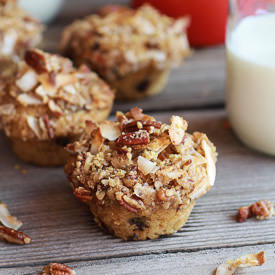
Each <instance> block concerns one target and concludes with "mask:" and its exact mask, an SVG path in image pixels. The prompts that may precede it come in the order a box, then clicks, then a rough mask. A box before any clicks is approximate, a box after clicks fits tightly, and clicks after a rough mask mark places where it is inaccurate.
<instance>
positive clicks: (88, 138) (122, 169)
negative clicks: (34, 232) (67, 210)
mask: <svg viewBox="0 0 275 275" xmlns="http://www.w3.org/2000/svg"><path fill="white" fill-rule="evenodd" d="M116 117H117V121H116V122H114V121H104V122H101V123H98V124H96V123H94V122H91V121H88V122H87V123H86V129H85V132H84V133H83V135H82V136H81V138H80V140H79V141H76V142H75V143H73V144H70V145H68V146H67V148H68V150H69V152H70V153H71V157H70V158H69V159H68V162H67V164H66V166H65V172H66V174H67V176H68V178H69V180H70V181H71V182H72V184H73V187H74V195H75V196H76V197H77V198H78V199H80V200H81V201H83V202H84V203H86V204H87V205H88V206H89V208H90V210H91V212H92V213H93V215H94V219H95V221H96V222H97V223H98V224H99V225H100V226H101V227H102V228H104V229H105V230H107V231H109V232H111V233H112V234H114V235H116V236H117V237H120V238H122V239H124V240H145V239H156V238H158V237H160V236H161V235H166V234H172V233H174V232H176V231H177V230H179V229H180V228H181V227H182V226H183V225H184V224H185V222H186V221H187V219H188V217H189V215H190V213H191V211H192V208H193V206H194V205H195V202H196V200H197V199H198V198H200V197H201V196H203V195H204V194H205V193H207V191H208V190H209V189H210V188H211V187H212V186H213V185H214V182H215V176H216V165H215V164H216V156H217V154H216V148H215V146H214V145H213V144H212V143H211V142H210V141H209V139H208V138H207V136H206V135H205V134H203V133H199V132H195V133H193V134H188V133H186V129H187V122H186V121H185V120H184V119H183V118H182V117H178V116H172V117H171V119H170V124H165V123H161V122H159V121H156V120H155V119H154V118H153V117H151V116H148V115H145V114H143V113H142V110H141V109H139V108H137V107H136V108H133V109H132V110H130V112H129V113H127V114H123V113H121V112H118V113H117V115H116Z"/></svg>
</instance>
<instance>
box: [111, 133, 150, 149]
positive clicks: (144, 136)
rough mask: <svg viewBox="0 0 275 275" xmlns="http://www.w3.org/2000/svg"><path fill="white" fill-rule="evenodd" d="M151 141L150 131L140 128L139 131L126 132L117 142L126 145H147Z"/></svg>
mask: <svg viewBox="0 0 275 275" xmlns="http://www.w3.org/2000/svg"><path fill="white" fill-rule="evenodd" d="M149 141H150V137H149V134H148V132H146V131H143V130H140V131H137V132H131V133H126V134H124V135H121V136H120V137H118V138H117V140H116V144H117V145H118V146H124V145H128V146H131V145H145V144H148V143H149Z"/></svg>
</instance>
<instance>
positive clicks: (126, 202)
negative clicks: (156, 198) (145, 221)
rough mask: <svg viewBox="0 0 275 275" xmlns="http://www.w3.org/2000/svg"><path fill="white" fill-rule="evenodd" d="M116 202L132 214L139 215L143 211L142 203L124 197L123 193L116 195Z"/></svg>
mask: <svg viewBox="0 0 275 275" xmlns="http://www.w3.org/2000/svg"><path fill="white" fill-rule="evenodd" d="M116 200H117V201H118V203H119V204H120V205H121V206H123V207H124V208H126V209H127V210H129V211H130V212H132V213H137V212H138V211H139V210H141V209H142V202H141V201H139V200H136V199H133V198H129V197H128V196H126V195H124V194H123V193H122V192H118V193H116Z"/></svg>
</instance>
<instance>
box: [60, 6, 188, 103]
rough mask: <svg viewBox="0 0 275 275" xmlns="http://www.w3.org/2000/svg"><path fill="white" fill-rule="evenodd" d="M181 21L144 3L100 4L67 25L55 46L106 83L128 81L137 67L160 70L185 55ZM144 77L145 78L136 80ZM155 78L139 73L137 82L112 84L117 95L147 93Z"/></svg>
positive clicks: (133, 96) (177, 61)
mask: <svg viewBox="0 0 275 275" xmlns="http://www.w3.org/2000/svg"><path fill="white" fill-rule="evenodd" d="M187 25H188V20H187V19H186V18H181V19H177V20H175V19H172V18H170V17H167V16H165V15H162V14H160V13H159V12H158V11H157V10H155V9H154V8H152V7H151V6H149V5H145V6H142V7H141V8H139V9H137V10H132V9H130V8H127V7H123V8H121V7H117V8H113V9H111V8H108V9H104V8H103V9H102V10H101V11H100V12H99V14H98V15H91V16H89V17H87V18H85V19H83V20H78V21H76V22H74V23H73V24H72V25H71V26H69V27H67V29H66V30H65V31H64V33H63V37H62V41H61V48H62V51H63V52H64V53H65V54H66V55H68V56H70V57H71V58H72V59H73V60H74V62H76V64H82V63H86V64H87V65H88V66H90V67H91V68H92V69H94V70H95V71H97V72H98V73H99V74H100V75H101V76H102V77H103V78H104V79H105V80H106V81H108V82H109V83H110V84H111V85H112V84H113V83H116V84H117V83H119V82H120V81H124V82H125V81H126V80H125V79H128V78H129V82H130V80H131V79H134V80H135V78H133V74H136V73H138V72H139V71H142V70H146V69H147V70H148V69H150V72H155V73H156V72H159V73H162V72H164V71H167V70H168V71H169V70H170V68H171V67H176V66H179V65H181V64H182V63H183V60H184V58H185V57H186V56H188V55H189V54H190V50H189V45H188V41H187V38H186V33H185V29H186V27H187ZM134 76H135V75H134ZM146 80H147V82H149V83H147V84H143V85H142V83H144V82H146ZM155 81H157V80H156V79H155V80H151V79H150V81H149V80H148V79H147V78H146V76H144V77H143V78H142V79H141V80H139V83H136V82H137V81H134V84H133V86H132V87H131V89H130V90H129V87H127V90H126V89H124V86H125V85H124V86H119V85H115V87H116V88H117V90H118V95H119V96H120V97H121V98H128V99H130V98H140V97H143V96H145V95H148V94H150V92H151V94H153V93H152V91H150V88H151V85H153V84H154V82H155ZM163 84H164V83H163ZM141 86H143V88H140V87H141ZM155 86H156V85H155ZM162 87H163V85H160V87H158V89H157V90H156V91H155V92H154V93H157V92H159V91H160V90H161V89H162ZM120 92H121V93H120ZM148 92H149V93H148Z"/></svg>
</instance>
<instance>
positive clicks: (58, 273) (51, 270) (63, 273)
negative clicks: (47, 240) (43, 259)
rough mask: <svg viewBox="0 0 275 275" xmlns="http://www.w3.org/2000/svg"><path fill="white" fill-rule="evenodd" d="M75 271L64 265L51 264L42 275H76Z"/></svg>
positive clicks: (44, 269)
mask: <svg viewBox="0 0 275 275" xmlns="http://www.w3.org/2000/svg"><path fill="white" fill-rule="evenodd" d="M75 274H76V273H75V271H74V270H73V269H72V268H71V267H69V266H67V265H64V264H60V263H51V264H49V265H48V266H45V267H44V268H43V271H42V275H75Z"/></svg>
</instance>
